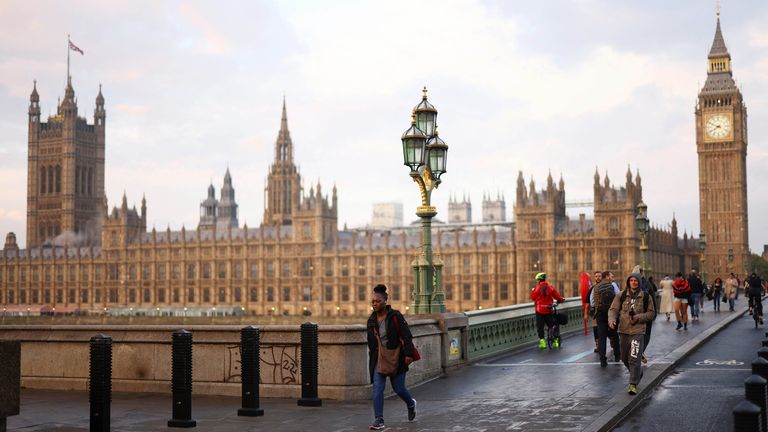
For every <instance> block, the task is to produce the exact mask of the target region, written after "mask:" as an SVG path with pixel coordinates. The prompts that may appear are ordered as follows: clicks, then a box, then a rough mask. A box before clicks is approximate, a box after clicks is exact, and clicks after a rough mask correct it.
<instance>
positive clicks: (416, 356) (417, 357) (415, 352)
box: [395, 318, 421, 361]
mask: <svg viewBox="0 0 768 432" xmlns="http://www.w3.org/2000/svg"><path fill="white" fill-rule="evenodd" d="M395 327H397V335H398V336H400V324H399V323H398V322H397V318H395ZM400 344H401V345H402V347H403V349H405V341H404V340H403V338H402V337H401V338H400ZM411 358H412V359H413V361H419V360H421V354H419V350H417V349H416V345H414V346H413V357H411Z"/></svg>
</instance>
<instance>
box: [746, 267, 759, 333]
mask: <svg viewBox="0 0 768 432" xmlns="http://www.w3.org/2000/svg"><path fill="white" fill-rule="evenodd" d="M746 282H747V283H746V285H747V287H748V289H747V294H748V295H749V302H750V304H751V305H752V307H753V308H757V316H758V317H759V318H760V324H763V298H762V296H763V280H762V279H760V276H758V275H757V273H755V272H752V274H751V275H749V277H747V281H746Z"/></svg>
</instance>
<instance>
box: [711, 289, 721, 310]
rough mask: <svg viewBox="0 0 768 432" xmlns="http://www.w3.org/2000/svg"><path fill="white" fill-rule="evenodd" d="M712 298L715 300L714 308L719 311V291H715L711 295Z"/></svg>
mask: <svg viewBox="0 0 768 432" xmlns="http://www.w3.org/2000/svg"><path fill="white" fill-rule="evenodd" d="M712 299H713V300H714V301H715V310H716V311H719V310H720V292H716V293H715V294H714V295H713V296H712Z"/></svg>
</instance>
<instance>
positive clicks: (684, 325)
mask: <svg viewBox="0 0 768 432" xmlns="http://www.w3.org/2000/svg"><path fill="white" fill-rule="evenodd" d="M683 330H685V331H688V323H685V324H683Z"/></svg>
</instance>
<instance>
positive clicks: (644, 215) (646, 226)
mask: <svg viewBox="0 0 768 432" xmlns="http://www.w3.org/2000/svg"><path fill="white" fill-rule="evenodd" d="M635 226H636V227H637V231H638V232H639V233H640V259H641V264H642V266H643V272H645V274H646V275H648V273H649V270H650V269H649V268H648V233H649V232H650V230H651V226H650V222H649V221H648V206H647V205H645V203H644V202H642V201H640V204H638V205H637V216H635Z"/></svg>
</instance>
